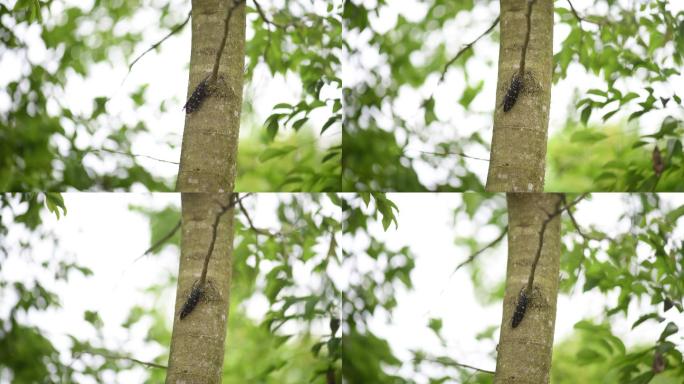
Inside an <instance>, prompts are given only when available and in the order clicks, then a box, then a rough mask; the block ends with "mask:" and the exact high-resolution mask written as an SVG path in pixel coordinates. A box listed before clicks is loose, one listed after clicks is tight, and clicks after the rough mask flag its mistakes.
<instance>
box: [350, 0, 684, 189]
mask: <svg viewBox="0 0 684 384" xmlns="http://www.w3.org/2000/svg"><path fill="white" fill-rule="evenodd" d="M575 3H576V2H571V1H560V2H558V1H557V2H553V6H554V15H553V17H554V19H555V20H554V27H553V36H554V39H555V40H554V41H556V42H557V44H556V45H555V47H556V48H555V49H554V51H553V59H552V61H551V64H550V65H552V66H553V72H552V73H553V74H552V87H551V93H552V94H553V95H552V97H551V100H552V103H551V107H550V110H548V111H547V112H549V114H550V124H549V137H550V140H551V142H552V143H553V142H554V141H557V142H560V141H561V140H563V139H566V138H568V137H569V138H570V140H563V141H562V142H563V144H564V145H563V147H564V150H560V151H559V152H553V151H549V152H547V153H546V155H544V153H543V150H541V148H542V147H543V144H544V142H545V139H546V138H545V137H543V136H544V134H543V132H542V131H538V133H534V134H532V133H530V135H534V136H535V137H534V138H528V137H527V136H524V137H525V139H526V142H521V143H519V144H520V145H525V147H520V145H518V149H517V150H516V151H514V152H506V151H504V152H506V153H501V152H500V151H497V150H496V149H497V148H495V147H493V146H490V143H492V142H494V144H496V143H499V144H503V143H504V142H509V140H508V139H506V140H499V139H497V134H496V133H494V134H492V133H491V132H492V131H491V130H490V129H491V127H492V115H494V117H495V118H494V120H495V125H498V124H499V120H500V119H501V118H503V117H508V113H502V111H501V109H502V108H501V107H502V101H503V100H502V99H503V93H505V92H504V91H503V90H504V89H506V90H507V89H508V87H504V86H503V85H504V84H505V85H508V83H510V80H511V78H510V76H511V71H512V69H513V67H512V66H513V65H516V66H517V63H515V62H516V60H515V59H514V58H513V57H514V56H516V54H515V53H513V52H508V51H506V52H504V51H501V58H502V59H503V58H509V59H510V61H506V60H504V61H503V63H500V64H506V65H505V66H498V67H499V71H501V72H500V73H499V74H500V75H501V76H498V75H497V72H496V71H497V65H496V63H497V62H496V57H497V46H498V45H499V44H497V43H499V42H500V43H501V45H502V46H503V47H509V46H510V47H511V49H513V50H514V51H516V52H517V53H518V54H519V53H520V48H521V44H522V42H523V39H522V37H523V29H524V28H522V24H523V20H524V10H523V8H525V2H524V1H519V2H503V3H501V5H502V6H503V8H504V10H505V9H506V7H507V6H508V5H510V6H511V7H513V8H514V11H515V12H513V13H511V15H515V22H513V23H511V24H510V26H511V28H512V29H511V30H509V32H510V33H508V32H506V31H505V28H506V27H507V26H508V25H507V26H502V25H501V24H500V23H499V20H500V18H501V20H503V17H504V16H505V15H504V13H502V12H500V10H499V4H498V2H487V1H485V2H472V1H459V2H450V1H442V0H432V1H428V2H420V3H418V2H415V3H407V2H404V3H399V2H389V1H377V2H375V3H373V4H370V5H369V3H365V2H360V1H355V0H349V1H346V2H345V8H344V20H345V23H346V24H345V26H346V29H345V31H346V36H347V37H348V41H349V44H347V45H346V46H345V63H348V67H349V68H350V71H349V73H350V74H351V73H353V74H354V75H353V76H351V75H350V76H348V77H345V79H344V81H345V102H346V103H345V126H344V133H343V135H344V147H345V148H344V149H345V151H344V152H345V156H344V159H343V180H344V181H343V188H344V190H348V191H351V190H392V191H422V190H434V191H449V190H457V191H466V190H476V191H477V190H483V189H484V182H485V179H486V175H487V170H488V168H489V164H488V163H489V162H490V158H491V162H492V166H496V167H497V168H498V167H499V166H503V163H509V164H510V166H511V167H512V166H518V165H520V163H521V162H524V161H521V160H520V159H516V161H510V159H503V156H504V155H510V156H514V155H521V153H522V152H523V151H522V148H529V147H528V146H534V148H536V149H535V150H532V149H529V150H528V151H526V155H528V156H529V157H530V158H535V159H544V158H545V159H546V163H547V164H549V165H550V166H549V167H548V169H546V170H543V171H540V170H536V171H535V172H534V174H535V176H534V177H533V178H534V179H535V180H540V177H541V176H540V175H546V178H547V179H549V180H550V183H549V184H548V186H547V187H546V188H545V190H546V191H557V192H566V191H567V190H565V189H563V188H562V187H560V186H559V184H556V180H558V179H559V178H562V177H564V173H563V172H569V173H571V174H573V175H581V176H582V177H583V178H585V179H586V178H590V180H591V181H592V184H591V185H592V186H595V185H599V186H600V187H601V189H602V190H614V191H652V190H663V191H665V190H679V189H681V188H680V187H681V184H680V183H679V181H678V180H681V177H680V176H681V175H679V171H680V169H681V167H680V164H679V163H680V162H681V158H682V153H681V149H680V147H681V142H680V140H679V136H680V134H681V132H680V130H681V125H682V124H681V120H682V116H681V111H682V108H681V97H680V95H678V94H677V91H676V89H677V85H678V84H679V78H678V76H677V74H678V73H680V69H679V68H680V67H681V60H682V56H681V49H678V47H680V46H681V45H682V44H683V43H684V29H682V26H684V10H683V9H682V8H681V6H680V5H679V4H675V3H673V2H667V1H662V0H660V1H651V2H648V3H643V4H637V3H634V4H632V3H626V2H621V1H605V0H595V1H593V2H589V3H587V2H582V3H581V4H575ZM537 7H538V8H537ZM549 7H551V4H550V2H543V1H536V2H534V5H533V8H532V9H533V13H532V17H533V18H534V17H541V18H540V19H539V20H538V21H539V22H543V21H546V22H547V23H548V22H550V15H549V12H550V10H549V9H548V8H549ZM537 11H539V13H536V12H537ZM542 15H543V17H542ZM534 25H539V28H540V29H541V28H542V25H544V24H534ZM499 27H503V28H504V30H501V33H499V31H500V29H499ZM517 27H520V28H517ZM544 28H546V27H544ZM532 32H535V31H534V28H533V30H532ZM504 35H509V36H510V37H511V40H510V41H506V39H505V36H504ZM455 36H456V37H455ZM545 36H547V37H548V36H549V34H546V35H545ZM597 36H598V37H599V38H596V37H597ZM502 39H503V41H500V40H502ZM534 41H535V40H534V39H533V40H531V43H532V44H533V45H534V44H535V43H534ZM509 44H510V45H509ZM529 53H532V51H530V52H529ZM518 58H519V56H518ZM530 59H531V58H530ZM540 60H542V56H537V57H535V59H533V60H529V61H530V62H534V65H539V66H544V65H545V64H546V65H549V64H548V62H546V60H548V53H547V54H546V56H544V59H543V61H540ZM528 64H529V63H528ZM539 70H540V71H541V72H542V73H543V74H544V79H537V80H539V81H541V82H540V84H541V94H544V95H547V94H548V90H547V89H546V86H547V85H546V84H548V83H547V82H548V79H546V78H545V76H546V74H548V67H544V68H543V69H542V68H541V67H540V68H539ZM495 78H498V80H497V81H496V82H495V81H494V79H495ZM542 80H543V81H542ZM497 84H498V85H497ZM528 90H529V89H528ZM497 92H498V93H497ZM541 94H537V95H535V97H529V98H526V97H525V96H524V95H523V96H522V97H521V98H520V100H521V101H523V103H525V102H527V101H530V102H532V101H533V100H538V101H539V103H536V104H533V105H527V104H522V105H518V107H519V108H527V109H528V110H529V108H528V107H530V108H532V107H538V108H540V109H542V106H543V105H544V102H545V98H546V96H543V97H537V96H541ZM497 95H498V96H497ZM661 98H662V100H661ZM494 100H495V101H494ZM525 100H527V101H525ZM493 109H494V113H493ZM598 111H600V113H599V112H598ZM515 113H516V108H515V107H514V108H513V109H512V110H511V111H510V114H511V116H510V118H511V119H515V118H516V117H515V116H514V115H515ZM542 115H543V114H542ZM543 120H544V118H543V116H541V118H540V119H539V123H541V122H542V121H543ZM504 123H505V122H504ZM606 124H608V125H606ZM535 126H536V127H537V126H538V127H543V124H536V125H535ZM613 126H617V127H619V129H617V130H613V129H612V128H611V127H613ZM535 132H537V131H535ZM499 133H501V134H503V133H504V131H503V130H502V131H501V132H499ZM556 135H558V136H557V137H556ZM635 136H636V137H637V139H636V140H634V139H633V138H634V137H635ZM516 137H523V135H517V136H516ZM492 139H493V141H492ZM370 143H373V144H372V145H371V144H370ZM608 146H610V151H609V152H606V151H605V149H606V147H608ZM656 147H657V148H658V149H657V150H656ZM549 148H550V149H556V148H557V147H556V146H549ZM601 149H603V151H601ZM490 151H495V153H493V154H492V155H491V156H489V155H488V153H489V152H490ZM570 151H572V153H574V154H577V153H580V154H581V155H580V157H579V158H582V159H585V161H577V159H578V157H577V156H570V155H569V152H570ZM654 153H658V154H657V155H656V154H654ZM624 154H627V156H624ZM499 156H501V157H499ZM499 162H501V163H502V164H499ZM588 162H589V163H592V164H596V165H597V166H598V168H597V167H596V166H594V167H593V168H592V169H591V171H587V170H586V167H585V164H587V163H588ZM495 163H496V164H495ZM540 169H541V168H540ZM597 169H600V172H597V171H596V170H597ZM596 173H598V174H597V175H595V174H596ZM594 175H595V176H594ZM675 175H677V176H675ZM675 178H676V179H677V180H675ZM532 184H533V189H536V190H540V188H539V189H537V186H540V183H537V182H534V183H532ZM563 185H565V183H563ZM522 187H523V189H525V188H527V185H524V186H522ZM491 188H492V189H496V188H494V186H492V187H491ZM497 190H498V189H497ZM587 190H594V189H588V188H587V189H583V190H581V191H587Z"/></svg>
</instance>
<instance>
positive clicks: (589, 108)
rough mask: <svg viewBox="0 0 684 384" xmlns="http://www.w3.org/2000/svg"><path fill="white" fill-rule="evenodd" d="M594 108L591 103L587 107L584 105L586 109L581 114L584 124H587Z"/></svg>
mask: <svg viewBox="0 0 684 384" xmlns="http://www.w3.org/2000/svg"><path fill="white" fill-rule="evenodd" d="M592 109H593V106H592V105H591V104H589V105H587V106H586V107H584V109H583V110H582V114H581V116H580V121H581V122H582V124H583V125H584V126H586V125H587V122H588V121H589V117H590V116H591V111H592Z"/></svg>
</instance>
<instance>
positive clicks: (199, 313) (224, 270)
mask: <svg viewBox="0 0 684 384" xmlns="http://www.w3.org/2000/svg"><path fill="white" fill-rule="evenodd" d="M219 202H220V204H221V205H223V206H226V205H228V204H229V202H230V194H222V195H216V194H199V193H183V194H182V195H181V203H182V223H183V226H182V235H181V259H180V267H179V271H178V286H177V289H176V309H175V312H174V313H175V316H174V321H173V334H172V337H171V353H170V356H169V368H168V372H167V376H166V383H167V384H168V383H197V384H204V383H220V382H221V378H222V373H223V372H222V368H223V355H224V345H225V338H226V324H227V319H228V304H229V299H230V281H231V271H232V253H233V245H232V244H233V210H232V209H231V210H229V211H228V212H226V213H225V214H224V215H222V216H221V219H220V221H219V224H218V226H217V228H216V241H215V245H214V249H213V252H212V254H211V258H210V259H209V266H208V269H207V280H206V284H205V289H204V292H205V293H204V296H203V298H202V299H201V300H200V301H199V303H198V304H197V306H196V307H195V308H194V309H193V310H192V312H190V314H189V315H187V316H186V317H184V318H183V319H182V320H181V319H180V318H179V313H180V312H181V308H182V307H183V304H184V303H185V302H186V300H187V298H188V296H189V295H190V292H191V290H192V287H193V285H194V284H197V282H198V281H199V279H200V275H201V274H202V267H203V264H204V260H205V256H206V255H207V252H208V250H209V246H210V243H211V238H212V236H213V224H214V221H215V220H216V217H217V214H218V213H219V212H220V211H221V209H222V207H221V206H220V205H219Z"/></svg>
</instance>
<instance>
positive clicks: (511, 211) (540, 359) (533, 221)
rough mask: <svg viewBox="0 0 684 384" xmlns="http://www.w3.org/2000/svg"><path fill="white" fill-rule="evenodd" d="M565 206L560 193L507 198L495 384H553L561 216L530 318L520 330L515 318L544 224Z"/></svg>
mask: <svg viewBox="0 0 684 384" xmlns="http://www.w3.org/2000/svg"><path fill="white" fill-rule="evenodd" d="M559 201H560V196H559V195H555V194H537V193H533V194H516V193H509V194H507V202H508V223H509V230H508V267H507V271H506V291H505V293H504V308H503V319H502V322H501V333H500V336H499V345H498V346H497V350H498V355H497V359H496V375H495V376H494V383H501V384H504V383H505V384H515V383H525V384H536V383H548V382H549V377H550V370H551V352H552V347H553V332H554V325H555V321H556V299H557V296H558V280H559V276H558V274H559V269H560V215H556V217H554V218H553V219H551V221H549V222H548V224H547V225H546V231H545V232H544V238H543V246H542V249H541V256H540V258H539V261H538V263H537V267H536V272H535V274H534V285H533V289H532V293H531V295H529V296H528V297H530V301H529V302H528V305H527V309H526V310H525V315H524V317H523V319H522V321H521V322H520V324H519V325H518V326H517V327H515V328H513V327H512V325H511V319H512V318H513V313H514V311H515V309H516V304H517V303H518V300H519V295H520V291H521V289H522V288H523V287H525V286H527V284H528V278H529V275H530V270H531V268H532V264H533V260H534V259H535V255H536V252H537V249H538V246H539V233H540V230H541V228H542V225H543V222H544V221H545V220H546V219H548V217H549V215H548V214H549V213H552V212H554V211H556V209H558V207H559Z"/></svg>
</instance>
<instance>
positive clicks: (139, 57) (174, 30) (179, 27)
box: [124, 10, 192, 81]
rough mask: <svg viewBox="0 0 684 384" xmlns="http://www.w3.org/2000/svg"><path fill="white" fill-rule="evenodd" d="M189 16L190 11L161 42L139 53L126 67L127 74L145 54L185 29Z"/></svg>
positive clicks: (190, 14)
mask: <svg viewBox="0 0 684 384" xmlns="http://www.w3.org/2000/svg"><path fill="white" fill-rule="evenodd" d="M191 16H192V10H191V11H190V12H188V17H186V18H185V20H183V22H182V23H180V24H178V25H176V26H175V27H173V28H172V29H171V31H170V32H169V33H168V34H167V35H166V36H164V37H163V38H162V39H161V40H159V41H157V42H156V43H154V44H152V46H150V47H149V48H148V49H147V50H146V51H145V52H143V53H141V54H140V55H138V57H136V58H135V60H133V62H131V64H129V65H128V74H130V73H131V70H132V69H133V66H134V65H135V63H137V62H138V60H140V59H142V57H143V56H145V55H146V54H148V53H149V52H151V51H152V50H154V49H156V48H157V47H159V46H160V45H162V44H163V43H164V42H165V41H166V40H167V39H168V38H169V37H171V36H173V35H175V34H176V33H178V31H180V30H181V29H183V27H185V25H186V24H188V21H190V17H191ZM128 74H126V77H128ZM125 80H126V79H125V78H124V81H125Z"/></svg>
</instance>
